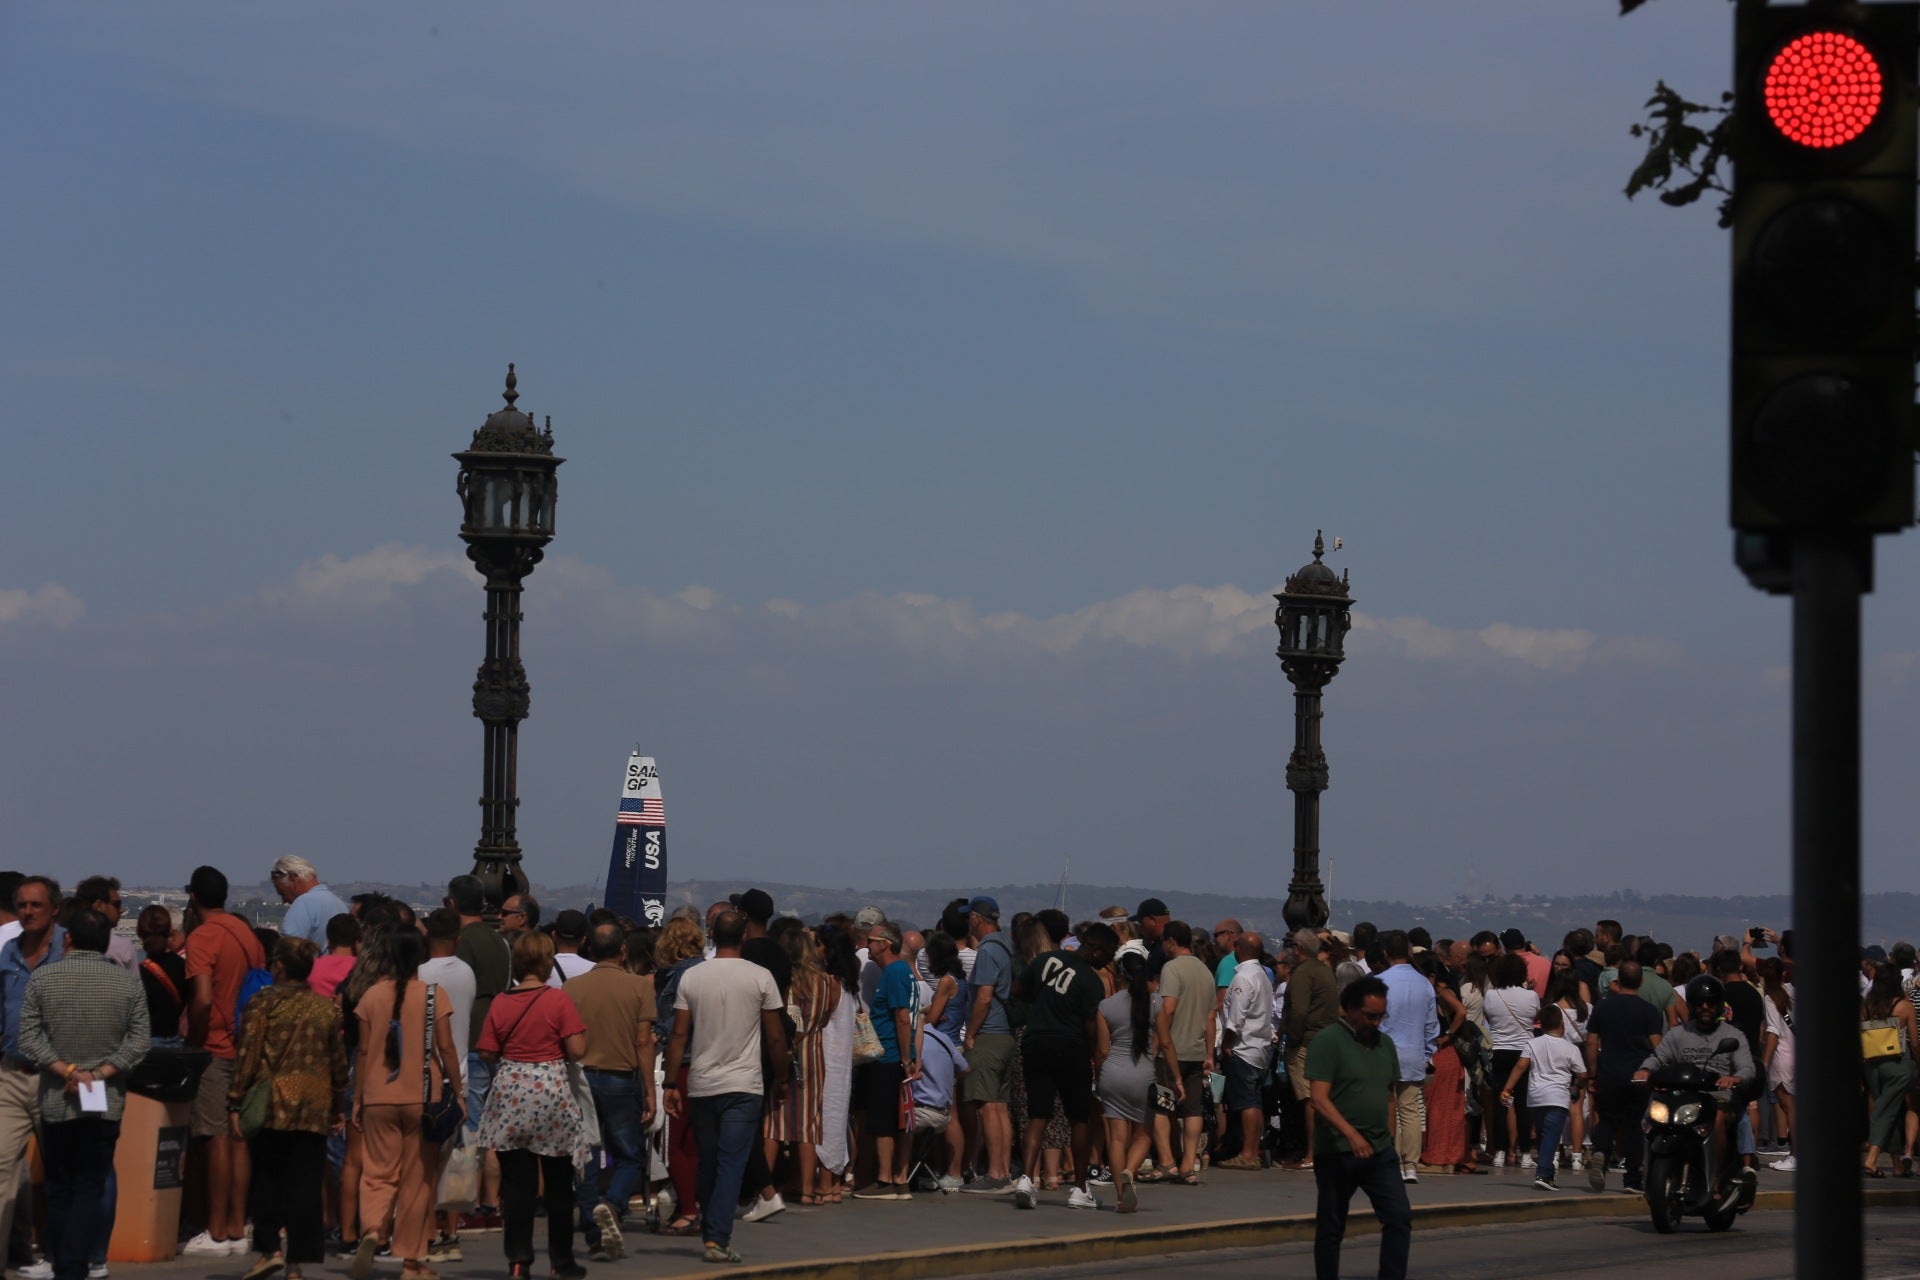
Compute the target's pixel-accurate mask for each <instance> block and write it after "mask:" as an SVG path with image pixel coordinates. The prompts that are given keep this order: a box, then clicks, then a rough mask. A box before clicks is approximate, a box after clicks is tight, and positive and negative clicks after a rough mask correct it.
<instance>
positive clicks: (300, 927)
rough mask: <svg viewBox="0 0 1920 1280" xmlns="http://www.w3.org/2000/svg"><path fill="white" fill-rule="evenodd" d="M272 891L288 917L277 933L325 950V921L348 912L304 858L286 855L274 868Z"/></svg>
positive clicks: (322, 952)
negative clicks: (284, 905) (278, 898)
mask: <svg viewBox="0 0 1920 1280" xmlns="http://www.w3.org/2000/svg"><path fill="white" fill-rule="evenodd" d="M273 887H274V889H275V891H276V892H278V893H279V895H280V901H282V902H284V903H286V904H287V917H286V919H284V920H282V921H281V922H280V932H281V934H282V935H283V936H285V937H289V938H305V939H306V940H307V941H308V942H311V943H312V944H313V945H314V946H316V947H318V948H320V952H321V954H322V955H325V954H326V950H327V921H329V920H331V919H333V918H334V917H335V916H337V915H341V914H343V913H346V912H347V911H348V907H347V904H346V903H344V902H342V901H340V898H339V896H338V895H336V894H335V893H334V891H333V890H331V889H329V888H327V886H325V885H323V884H321V883H320V873H319V872H318V871H315V870H314V869H313V864H312V863H311V862H308V861H307V860H306V859H305V858H301V857H297V856H295V855H293V854H288V855H287V856H286V857H284V858H282V859H280V860H279V861H278V862H276V863H274V864H273Z"/></svg>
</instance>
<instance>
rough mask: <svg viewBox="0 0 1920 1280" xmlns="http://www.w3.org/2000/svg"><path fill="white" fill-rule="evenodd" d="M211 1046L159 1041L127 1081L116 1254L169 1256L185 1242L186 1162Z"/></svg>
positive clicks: (112, 1256) (125, 1258) (117, 1159)
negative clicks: (182, 1214)
mask: <svg viewBox="0 0 1920 1280" xmlns="http://www.w3.org/2000/svg"><path fill="white" fill-rule="evenodd" d="M210 1061H212V1056H211V1055H210V1054H208V1053H207V1051H206V1050H204V1049H155V1050H154V1051H153V1052H152V1053H150V1054H149V1055H148V1056H147V1060H146V1061H144V1062H142V1063H141V1064H140V1065H139V1066H138V1067H136V1068H135V1069H134V1072H133V1074H132V1076H131V1077H130V1078H129V1079H128V1081H127V1108H126V1113H125V1115H123V1116H122V1117H121V1120H120V1143H119V1145H118V1146H117V1147H116V1148H115V1149H114V1153H113V1172H114V1176H115V1178H116V1179H117V1180H118V1181H119V1184H120V1191H119V1207H118V1209H117V1211H116V1212H115V1214H114V1219H113V1235H112V1237H111V1238H110V1239H109V1240H108V1241H107V1260H108V1261H109V1262H165V1261H167V1260H168V1259H169V1258H172V1257H173V1256H174V1254H175V1253H176V1252H177V1251H178V1249H179V1244H180V1188H181V1179H180V1174H181V1167H182V1164H183V1162H184V1161H185V1160H186V1155H187V1140H188V1135H189V1130H188V1123H187V1122H188V1116H189V1114H190V1113H191V1111H192V1109H193V1096H194V1094H195V1093H196V1092H197V1091H198V1090H199V1087H200V1075H201V1073H202V1072H204V1071H205V1070H206V1069H207V1064H208V1063H209V1062H210Z"/></svg>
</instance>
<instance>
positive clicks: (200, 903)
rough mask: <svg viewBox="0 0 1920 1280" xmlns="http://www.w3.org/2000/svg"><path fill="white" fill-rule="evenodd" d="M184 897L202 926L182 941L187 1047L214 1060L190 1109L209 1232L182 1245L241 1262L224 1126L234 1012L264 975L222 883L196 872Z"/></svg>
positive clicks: (235, 1154) (237, 1158) (241, 1197)
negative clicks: (246, 988)
mask: <svg viewBox="0 0 1920 1280" xmlns="http://www.w3.org/2000/svg"><path fill="white" fill-rule="evenodd" d="M187 896H188V898H189V900H190V901H191V902H192V904H193V906H194V907H195V908H196V909H197V910H198V912H199V915H200V923H199V925H198V926H197V927H196V928H195V929H194V931H193V932H192V933H190V934H188V935H187V983H188V986H189V988H190V990H189V992H188V995H187V1043H188V1044H190V1045H192V1046H194V1047H196V1048H201V1047H204V1048H205V1049H206V1050H207V1052H209V1053H211V1054H212V1055H213V1061H212V1062H211V1063H210V1064H209V1065H208V1067H207V1070H206V1074H205V1075H203V1076H201V1077H200V1094H199V1097H198V1098H196V1099H195V1101H194V1104H193V1136H194V1137H196V1138H205V1139H206V1140H207V1229H206V1230H205V1231H202V1232H201V1233H200V1234H199V1235H197V1236H195V1237H194V1238H193V1239H191V1240H189V1241H187V1243H186V1244H184V1245H182V1246H181V1248H180V1252H181V1253H183V1254H189V1255H192V1256H194V1257H219V1256H222V1255H232V1256H234V1257H240V1256H242V1255H244V1254H245V1253H246V1252H247V1236H246V1226H247V1181H248V1178H249V1176H250V1175H251V1173H252V1169H251V1167H250V1166H249V1164H248V1161H247V1144H246V1143H245V1142H244V1141H242V1140H241V1139H239V1138H236V1137H234V1136H233V1135H232V1134H231V1133H230V1132H229V1130H228V1127H227V1093H228V1090H229V1088H230V1087H231V1086H232V1084H233V1062H234V1057H235V1052H236V1051H235V1046H234V1034H233V1030H234V1029H233V1023H234V1007H235V1005H236V1004H237V1003H238V1002H239V999H240V986H241V984H242V983H243V982H245V981H246V977H247V972H248V970H250V969H264V968H265V967H266V964H267V955H266V952H265V951H264V950H262V949H261V946H260V940H259V939H258V938H255V937H254V936H253V930H252V929H249V928H248V927H247V926H246V925H245V924H244V923H243V922H242V921H241V920H240V919H239V918H238V917H236V916H233V915H231V914H229V913H228V911H227V909H226V908H227V877H226V876H225V875H223V874H221V872H220V870H219V869H218V868H217V867H195V868H194V871H193V878H192V879H191V880H190V881H188V883H187Z"/></svg>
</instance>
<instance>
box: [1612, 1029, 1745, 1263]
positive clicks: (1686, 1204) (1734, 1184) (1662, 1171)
mask: <svg viewBox="0 0 1920 1280" xmlns="http://www.w3.org/2000/svg"><path fill="white" fill-rule="evenodd" d="M1733 1047H1734V1046H1733V1045H1732V1044H1731V1043H1727V1044H1723V1045H1721V1046H1720V1048H1721V1050H1722V1051H1723V1052H1730V1051H1731V1050H1732V1049H1733ZM1717 1078H1718V1077H1717V1076H1716V1073H1715V1072H1713V1071H1712V1070H1710V1069H1708V1068H1707V1067H1703V1066H1694V1065H1691V1064H1686V1063H1673V1064H1671V1065H1668V1066H1664V1067H1661V1068H1660V1069H1659V1070H1657V1071H1655V1072H1654V1073H1653V1075H1652V1076H1651V1077H1649V1078H1648V1081H1647V1083H1648V1084H1649V1085H1650V1086H1652V1089H1653V1094H1652V1097H1650V1098H1649V1099H1648V1101H1647V1114H1646V1118H1645V1119H1643V1120H1642V1121H1641V1123H1640V1127H1641V1129H1642V1130H1643V1131H1645V1133H1646V1135H1647V1182H1646V1186H1647V1191H1646V1195H1647V1208H1648V1209H1649V1210H1651V1211H1652V1214H1653V1229H1654V1230H1655V1231H1661V1232H1669V1231H1677V1230H1679V1229H1680V1219H1681V1218H1682V1217H1685V1216H1687V1215H1696V1216H1698V1217H1702V1218H1705V1219H1706V1222H1707V1228H1708V1230H1710V1231H1725V1230H1726V1229H1727V1228H1728V1227H1731V1226H1732V1225H1733V1220H1734V1219H1735V1218H1737V1217H1739V1216H1740V1215H1741V1214H1743V1213H1745V1212H1746V1211H1747V1210H1749V1209H1751V1208H1752V1207H1753V1198H1754V1194H1755V1192H1756V1190H1757V1184H1756V1183H1755V1180H1754V1178H1753V1175H1752V1173H1751V1171H1749V1170H1746V1169H1742V1168H1740V1167H1739V1165H1738V1163H1737V1162H1738V1159H1739V1157H1737V1156H1735V1157H1733V1158H1734V1160H1735V1161H1736V1163H1735V1165H1734V1168H1733V1169H1732V1170H1722V1169H1721V1168H1719V1164H1718V1161H1717V1160H1716V1159H1715V1156H1714V1150H1713V1129H1714V1125H1715V1124H1716V1123H1717V1122H1718V1120H1717V1118H1718V1115H1719V1112H1720V1103H1719V1102H1718V1101H1716V1100H1715V1098H1714V1096H1713V1088H1714V1082H1715V1080H1716V1079H1717Z"/></svg>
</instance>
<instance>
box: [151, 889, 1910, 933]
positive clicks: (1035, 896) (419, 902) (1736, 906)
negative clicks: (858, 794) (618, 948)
mask: <svg viewBox="0 0 1920 1280" xmlns="http://www.w3.org/2000/svg"><path fill="white" fill-rule="evenodd" d="M750 887H756V886H752V885H749V884H746V883H743V882H741V881H737V880H676V881H673V882H672V883H671V884H670V885H669V886H668V889H667V897H668V902H669V904H670V908H671V907H673V906H679V905H680V904H682V903H690V904H692V905H694V906H697V907H701V908H703V909H704V908H705V907H706V906H707V905H708V904H709V903H713V902H720V901H724V900H725V899H726V897H727V895H728V894H731V893H738V892H740V891H741V890H742V889H746V888H750ZM757 887H758V888H762V889H765V890H766V891H767V892H768V893H769V894H771V895H772V896H773V901H774V904H775V906H777V907H778V908H779V909H780V910H782V911H793V912H797V913H799V915H800V916H801V918H802V919H804V920H807V921H809V922H813V921H817V920H819V919H820V918H821V917H822V916H825V915H828V914H830V913H832V912H835V911H848V912H851V911H856V910H858V909H859V908H861V907H863V906H866V905H868V904H872V905H874V906H877V907H879V908H880V909H881V910H883V911H885V912H886V913H887V918H888V919H891V920H898V921H903V922H905V923H907V924H909V925H913V926H915V927H924V926H927V925H931V924H932V923H933V922H934V921H936V920H938V919H939V918H940V911H941V908H942V907H944V906H945V905H946V904H947V903H948V902H949V901H951V900H952V899H954V898H958V897H961V896H971V895H972V894H975V893H984V894H987V895H989V896H991V897H993V898H995V899H997V900H998V901H999V903H1000V910H1001V912H1002V913H1003V915H1011V914H1012V913H1013V912H1015V911H1038V910H1040V909H1041V908H1042V907H1050V906H1053V905H1054V903H1055V900H1056V898H1057V896H1058V894H1059V889H1060V886H1059V885H1058V884H1017V885H1016V884H1003V885H951V886H947V887H944V888H935V889H852V888H843V889H822V888H819V887H818V886H814V885H795V884H779V883H775V882H771V881H760V882H758V885H757ZM333 888H334V891H335V892H336V893H338V894H340V895H341V896H342V897H350V896H352V895H353V894H356V893H365V892H368V891H370V890H371V891H378V892H381V893H386V894H389V895H391V896H393V897H397V898H402V899H405V900H406V901H407V902H410V903H412V904H414V905H415V906H416V907H422V908H426V907H434V906H438V905H439V904H440V898H441V895H442V894H444V893H445V892H446V886H445V885H444V884H432V883H415V884H389V883H380V882H375V881H355V882H352V883H349V884H339V885H335V886H333ZM154 892H155V893H159V894H160V896H162V897H163V898H169V899H171V900H173V901H174V903H175V904H176V905H177V901H178V899H179V898H180V896H181V895H180V891H179V890H177V889H175V890H171V891H169V892H166V893H160V891H154ZM594 895H595V889H594V886H592V885H580V884H576V885H557V886H549V885H535V886H534V896H535V897H537V898H538V899H539V900H540V903H541V913H542V915H543V916H544V917H546V918H547V919H551V918H552V917H553V913H554V912H556V911H559V910H561V909H562V908H565V907H585V906H586V905H587V904H588V903H589V902H591V901H593V900H594ZM126 896H127V898H128V899H129V905H132V904H133V902H134V901H135V900H144V898H145V896H146V895H145V894H143V892H142V891H141V890H140V889H137V888H131V887H130V888H128V889H127V890H126ZM1148 897H1156V898H1159V899H1161V900H1162V901H1164V902H1165V903H1166V904H1167V907H1168V909H1169V910H1171V911H1172V913H1173V915H1174V917H1175V918H1176V919H1181V920H1185V921H1187V922H1188V923H1190V924H1193V925H1195V926H1196V927H1200V928H1211V927H1212V926H1213V924H1214V923H1215V922H1216V921H1218V920H1221V919H1223V918H1226V917H1232V918H1234V919H1237V920H1239V921H1240V923H1241V924H1242V925H1243V926H1244V927H1246V928H1249V929H1256V930H1258V931H1260V932H1261V933H1266V934H1273V933H1277V932H1279V931H1280V930H1281V929H1282V928H1284V921H1283V919H1282V916H1281V908H1282V906H1283V905H1284V902H1285V900H1284V899H1281V898H1255V897H1237V896H1234V895H1230V894H1222V893H1185V892H1182V891H1181V890H1178V889H1142V888H1140V887H1138V886H1117V885H1082V884H1073V885H1069V886H1068V887H1067V911H1068V914H1069V915H1071V916H1072V917H1073V918H1074V919H1076V920H1081V919H1086V918H1087V917H1090V916H1092V915H1094V914H1095V913H1096V912H1098V911H1099V910H1100V909H1101V908H1102V907H1108V906H1121V907H1125V908H1126V909H1127V910H1128V911H1130V912H1131V911H1132V910H1134V909H1135V908H1136V907H1138V906H1139V905H1140V901H1141V900H1142V899H1143V898H1148ZM233 899H234V903H235V907H236V909H238V910H241V911H243V912H247V913H248V915H249V917H250V918H253V919H255V920H256V921H257V922H259V923H267V924H272V923H277V922H278V920H279V916H280V910H281V909H280V904H279V900H278V898H277V897H276V895H275V894H274V892H273V890H272V889H271V888H270V887H269V886H267V885H265V884H258V885H239V884H236V885H234V886H233ZM1332 905H1333V920H1332V923H1333V926H1334V927H1335V928H1338V929H1346V928H1351V927H1352V926H1353V925H1354V924H1355V923H1356V922H1358V921H1361V920H1370V921H1372V922H1373V923H1374V924H1377V925H1379V926H1380V927H1381V928H1393V927H1399V928H1412V927H1413V926H1415V925H1424V926H1425V927H1426V928H1427V930H1428V931H1429V932H1431V933H1432V934H1433V936H1434V937H1436V938H1443V937H1456V938H1458V937H1465V936H1467V935H1468V934H1470V933H1473V932H1475V931H1477V930H1480V929H1496V930H1498V929H1507V928H1517V929H1519V930H1521V931H1522V932H1523V933H1525V934H1526V935H1527V936H1528V937H1529V938H1531V939H1532V940H1533V941H1535V942H1536V943H1538V944H1539V945H1540V947H1541V949H1542V950H1552V949H1553V948H1554V947H1557V946H1558V945H1559V943H1560V939H1561V937H1562V936H1563V935H1564V934H1565V933H1566V932H1567V931H1568V930H1569V929H1572V928H1575V927H1577V926H1587V927H1591V926H1592V924H1593V922H1594V921H1595V920H1601V919H1612V920H1618V921H1620V922H1621V923H1622V924H1623V925H1625V926H1626V929H1627V932H1629V933H1641V934H1651V935H1652V936H1653V937H1656V938H1659V939H1661V940H1663V941H1666V942H1670V943H1672V944H1674V945H1675V946H1678V947H1681V948H1683V949H1694V948H1700V949H1704V948H1705V947H1707V946H1708V945H1709V944H1710V943H1711V942H1712V941H1713V937H1714V935H1715V934H1720V933H1738V932H1740V931H1742V930H1744V929H1746V928H1747V927H1748V926H1750V925H1756V924H1761V925H1767V926H1768V927H1770V928H1774V929H1782V928H1786V927H1788V926H1789V925H1791V924H1792V914H1793V911H1792V903H1791V902H1790V901H1789V899H1788V898H1787V897H1786V895H1784V894H1776V895H1772V896H1768V897H1728V898H1704V897H1685V896H1680V895H1673V894H1660V895H1655V896H1650V897H1648V896H1642V895H1641V894H1638V893H1634V892H1632V891H1631V890H1629V891H1625V892H1619V893H1610V894H1588V895H1573V896H1568V897H1550V896H1535V897H1524V898H1523V897H1512V898H1502V899H1495V898H1493V897H1492V896H1491V895H1489V896H1487V897H1485V898H1482V899H1481V900H1480V901H1478V902H1472V903H1469V902H1464V901H1455V902H1449V903H1445V904H1442V905H1439V906H1415V905H1409V904H1406V903H1402V902H1391V901H1363V900H1356V899H1350V898H1342V899H1339V900H1337V901H1335V902H1334V903H1333V904H1332ZM1861 918H1862V933H1863V934H1864V937H1863V941H1866V942H1878V943H1881V944H1882V945H1889V944H1891V943H1893V942H1895V941H1898V940H1901V939H1905V940H1908V941H1912V940H1915V939H1917V938H1920V894H1912V893H1881V894H1874V895H1872V896H1871V897H1868V898H1866V899H1865V900H1864V901H1863V902H1862V903H1861Z"/></svg>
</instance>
